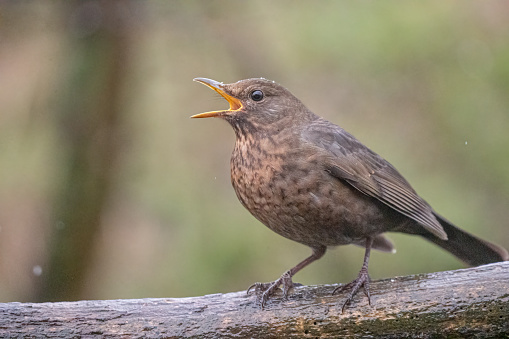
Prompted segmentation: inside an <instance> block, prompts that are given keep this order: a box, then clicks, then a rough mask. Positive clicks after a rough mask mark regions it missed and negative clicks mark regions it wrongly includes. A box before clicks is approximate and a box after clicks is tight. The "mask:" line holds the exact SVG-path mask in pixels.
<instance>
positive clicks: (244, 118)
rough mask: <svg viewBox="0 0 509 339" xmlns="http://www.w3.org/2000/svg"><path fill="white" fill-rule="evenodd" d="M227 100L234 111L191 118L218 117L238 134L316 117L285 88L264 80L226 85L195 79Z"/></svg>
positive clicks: (250, 80) (251, 80)
mask: <svg viewBox="0 0 509 339" xmlns="http://www.w3.org/2000/svg"><path fill="white" fill-rule="evenodd" d="M194 81H197V82H200V83H202V84H204V85H206V86H208V87H210V88H212V89H213V90H214V91H216V92H217V93H219V94H220V95H221V96H222V97H224V98H225V99H226V100H227V101H228V103H229V104H230V108H229V109H227V110H223V111H211V112H205V113H200V114H196V115H193V116H192V117H191V118H210V117H218V118H222V119H225V120H226V121H228V122H229V123H230V124H231V125H232V126H233V128H234V129H235V131H236V132H239V131H241V130H245V129H249V130H250V131H251V132H253V131H255V130H261V131H266V130H267V129H268V128H269V126H275V125H281V124H288V123H290V122H291V123H292V124H295V123H297V122H299V121H302V122H305V121H308V120H309V119H313V118H315V117H316V116H315V115H314V114H313V113H311V112H310V111H309V110H308V109H307V108H306V107H305V106H304V105H303V104H302V102H301V101H300V100H299V99H297V98H296V97H295V96H294V95H293V94H292V93H290V91H288V90H287V89H286V88H284V87H283V86H281V85H279V84H277V83H275V82H274V81H270V80H267V79H263V78H254V79H246V80H240V81H237V82H235V83H232V84H223V83H221V82H217V81H215V80H211V79H206V78H195V79H194Z"/></svg>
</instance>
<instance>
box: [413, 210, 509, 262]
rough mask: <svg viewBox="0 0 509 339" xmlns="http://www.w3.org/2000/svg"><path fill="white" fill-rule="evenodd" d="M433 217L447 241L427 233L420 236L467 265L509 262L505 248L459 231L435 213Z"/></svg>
mask: <svg viewBox="0 0 509 339" xmlns="http://www.w3.org/2000/svg"><path fill="white" fill-rule="evenodd" d="M435 217H436V218H437V220H438V221H439V222H440V224H441V225H442V227H443V228H444V231H445V233H447V238H448V239H447V240H441V239H439V238H437V237H436V236H435V235H433V234H431V233H429V232H426V233H421V234H420V235H421V236H423V237H424V238H426V239H427V240H429V241H431V242H432V243H434V244H436V245H438V246H440V247H442V248H443V249H445V250H447V251H449V252H451V253H452V254H454V255H455V256H456V257H458V258H459V259H461V260H462V261H464V262H465V263H467V264H468V265H470V266H479V265H485V264H490V263H494V262H499V261H506V260H509V254H508V253H507V250H506V249H505V248H503V247H501V246H498V245H495V244H492V243H490V242H488V241H486V240H482V239H480V238H478V237H476V236H474V235H472V234H470V233H468V232H466V231H463V230H461V229H459V228H458V227H456V226H454V225H453V224H452V223H450V222H449V221H447V220H446V219H445V218H443V217H442V216H440V215H438V214H436V213H435Z"/></svg>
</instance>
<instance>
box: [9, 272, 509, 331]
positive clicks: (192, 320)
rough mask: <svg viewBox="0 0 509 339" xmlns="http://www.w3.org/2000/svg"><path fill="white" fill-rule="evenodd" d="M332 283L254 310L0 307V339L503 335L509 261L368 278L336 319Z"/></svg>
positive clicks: (228, 305)
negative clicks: (367, 292) (366, 291)
mask: <svg viewBox="0 0 509 339" xmlns="http://www.w3.org/2000/svg"><path fill="white" fill-rule="evenodd" d="M335 287H337V285H321V286H302V287H296V288H295V289H294V290H293V293H291V295H290V297H289V300H286V301H284V300H282V299H281V293H279V294H278V295H276V296H275V297H274V298H273V299H271V300H270V301H269V302H268V304H267V306H266V307H265V309H263V310H262V309H260V307H259V305H258V304H257V303H256V300H255V296H254V295H247V294H246V292H245V291H242V292H234V293H226V294H212V295H205V296H200V297H191V298H163V299H133V300H97V301H94V300H89V301H77V302H56V303H4V304H0V337H2V338H4V337H51V338H73V337H98V338H99V337H124V338H191V337H193V338H194V337H198V338H259V337H262V338H280V337H299V338H301V337H304V338H338V337H359V338H401V337H412V338H431V337H433V338H437V337H438V338H440V337H453V338H464V337H473V336H475V337H477V338H501V337H502V338H503V337H508V336H509V335H508V333H509V262H504V263H496V264H491V265H485V266H480V267H474V268H468V269H461V270H456V271H447V272H439V273H430V274H419V275H413V276H406V277H396V278H392V279H385V280H380V281H373V282H372V284H371V294H372V297H371V298H372V302H373V305H372V306H370V305H368V302H367V298H366V297H365V296H364V295H363V293H359V294H358V295H357V296H356V297H355V298H354V301H353V303H352V304H351V305H349V306H347V308H346V310H345V312H344V314H342V313H341V302H342V301H343V300H344V298H345V295H344V294H340V295H334V296H332V295H331V292H332V290H333V289H334V288H335Z"/></svg>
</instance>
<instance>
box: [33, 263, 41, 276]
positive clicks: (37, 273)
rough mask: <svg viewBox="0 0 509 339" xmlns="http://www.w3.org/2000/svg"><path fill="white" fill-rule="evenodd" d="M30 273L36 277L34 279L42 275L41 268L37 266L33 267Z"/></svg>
mask: <svg viewBox="0 0 509 339" xmlns="http://www.w3.org/2000/svg"><path fill="white" fill-rule="evenodd" d="M32 273H33V274H34V275H35V276H36V277H40V276H41V274H42V267H41V266H39V265H35V266H34V267H33V268H32Z"/></svg>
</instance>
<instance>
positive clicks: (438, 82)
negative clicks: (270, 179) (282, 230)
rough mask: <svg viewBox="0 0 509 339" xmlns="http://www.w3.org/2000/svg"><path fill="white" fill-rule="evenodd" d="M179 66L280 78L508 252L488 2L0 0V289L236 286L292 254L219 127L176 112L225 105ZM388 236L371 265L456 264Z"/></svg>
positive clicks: (504, 94)
mask: <svg viewBox="0 0 509 339" xmlns="http://www.w3.org/2000/svg"><path fill="white" fill-rule="evenodd" d="M194 77H208V78H212V79H215V80H218V81H223V82H234V81H237V80H239V79H243V78H249V77H265V78H269V79H273V80H275V81H277V82H279V83H281V84H283V85H284V86H285V87H287V88H289V89H290V90H291V91H292V92H293V93H294V94H295V95H296V96H297V97H299V98H300V99H301V100H302V101H303V102H304V103H305V104H306V105H307V106H308V107H309V108H311V109H312V110H313V111H314V112H316V113H318V114H319V115H322V116H324V117H326V118H327V119H329V120H331V121H333V122H335V123H337V124H339V125H341V126H342V127H344V128H345V129H347V130H348V131H350V132H351V133H353V134H354V135H356V136H357V137H358V138H359V139H360V140H361V141H362V142H364V143H365V144H366V145H368V146H369V147H371V148H372V149H373V150H375V151H376V152H378V153H379V154H381V155H383V156H384V157H385V158H386V159H388V160H389V161H390V162H391V163H392V164H394V165H395V166H396V167H397V168H398V169H399V170H400V172H401V173H402V174H403V175H405V177H406V178H407V179H408V180H409V181H410V182H411V183H412V184H413V186H414V187H415V189H416V190H417V191H418V192H419V193H420V194H421V195H422V196H423V197H424V198H425V199H426V200H427V201H428V202H429V203H430V204H431V205H432V206H433V207H434V208H435V209H436V210H437V211H438V212H439V213H441V214H443V215H444V216H446V217H447V218H448V219H450V220H451V221H453V222H454V223H456V224H457V225H459V226H461V227H462V228H464V229H466V230H468V231H470V232H473V233H475V234H477V235H479V236H481V237H484V238H486V239H488V240H491V241H494V242H496V243H499V244H501V245H504V246H505V247H509V208H508V207H509V132H508V131H509V2H507V1H504V0H500V1H493V0H488V1H438V0H437V1H426V2H421V1H405V2H401V1H384V2H372V1H355V2H350V1H349V2H347V1H332V0H325V1H319V2H318V1H314V2H310V1H295V0H283V1H268V0H266V1H258V0H256V1H233V0H231V1H228V0H224V1H216V0H208V1H193V0H182V1H162V0H160V1H127V0H125V1H124V0H122V1H121V0H105V1H46V0H40V1H0V302H9V301H47V300H77V299H114V298H139V297H184V296H197V295H202V294H207V293H217V292H229V291H238V290H243V289H245V288H247V287H248V286H249V285H250V284H251V283H253V282H256V281H272V280H274V279H276V278H277V277H279V275H280V274H281V273H283V272H284V271H285V270H287V269H288V268H290V267H292V266H293V265H295V264H296V263H297V262H299V261H300V260H302V259H303V258H305V257H307V256H308V255H309V253H310V251H309V249H308V248H306V247H304V246H302V245H300V244H297V243H293V242H291V241H289V240H286V239H284V238H282V237H280V236H278V235H276V234H274V233H272V232H271V231H270V230H268V229H266V228H265V227H264V226H263V225H261V224H260V223H259V222H258V221H256V220H255V219H254V218H253V217H251V216H250V215H249V213H248V212H247V211H245V210H244V209H243V207H242V206H241V205H240V203H239V202H238V201H237V198H236V197H235V194H234V192H233V189H232V188H231V185H230V174H229V157H230V152H231V150H232V148H233V143H234V134H233V131H232V130H231V128H230V127H229V126H228V125H227V124H226V123H225V122H223V121H219V120H214V119H211V120H200V121H196V120H191V119H189V116H190V115H192V114H196V113H200V112H203V111H208V110H214V109H221V108H225V107H228V105H227V103H226V101H224V100H223V99H221V98H218V96H217V95H215V93H214V92H213V91H210V90H209V89H207V88H205V87H204V86H201V85H199V84H197V83H194V82H193V81H192V79H193V78H194ZM390 237H391V239H393V240H394V241H395V243H396V246H397V249H398V252H397V253H396V254H394V255H393V254H386V253H373V255H372V259H371V262H370V273H371V276H372V278H374V279H379V278H387V277H392V276H396V275H406V274H412V273H419V272H432V271H439V270H447V269H457V268H461V267H464V265H463V264H462V263H461V262H459V261H458V260H456V259H455V258H454V257H452V256H451V255H449V254H447V253H445V252H443V251H442V250H440V249H439V248H437V247H434V246H433V245H431V244H429V243H427V242H426V241H424V240H421V239H419V238H416V237H411V236H406V235H401V234H392V235H390ZM362 256H363V250H362V249H361V248H358V247H355V246H344V247H340V248H336V249H331V250H330V251H329V252H328V254H327V255H326V256H325V257H324V258H323V259H321V260H320V261H318V262H317V263H314V264H313V265H311V266H309V267H308V268H306V269H305V270H304V271H302V272H301V273H299V274H298V275H297V276H296V277H295V281H297V282H301V283H304V284H322V283H336V282H348V281H350V280H351V279H353V278H354V277H355V276H356V274H357V272H358V270H359V268H360V266H361V262H362Z"/></svg>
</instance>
